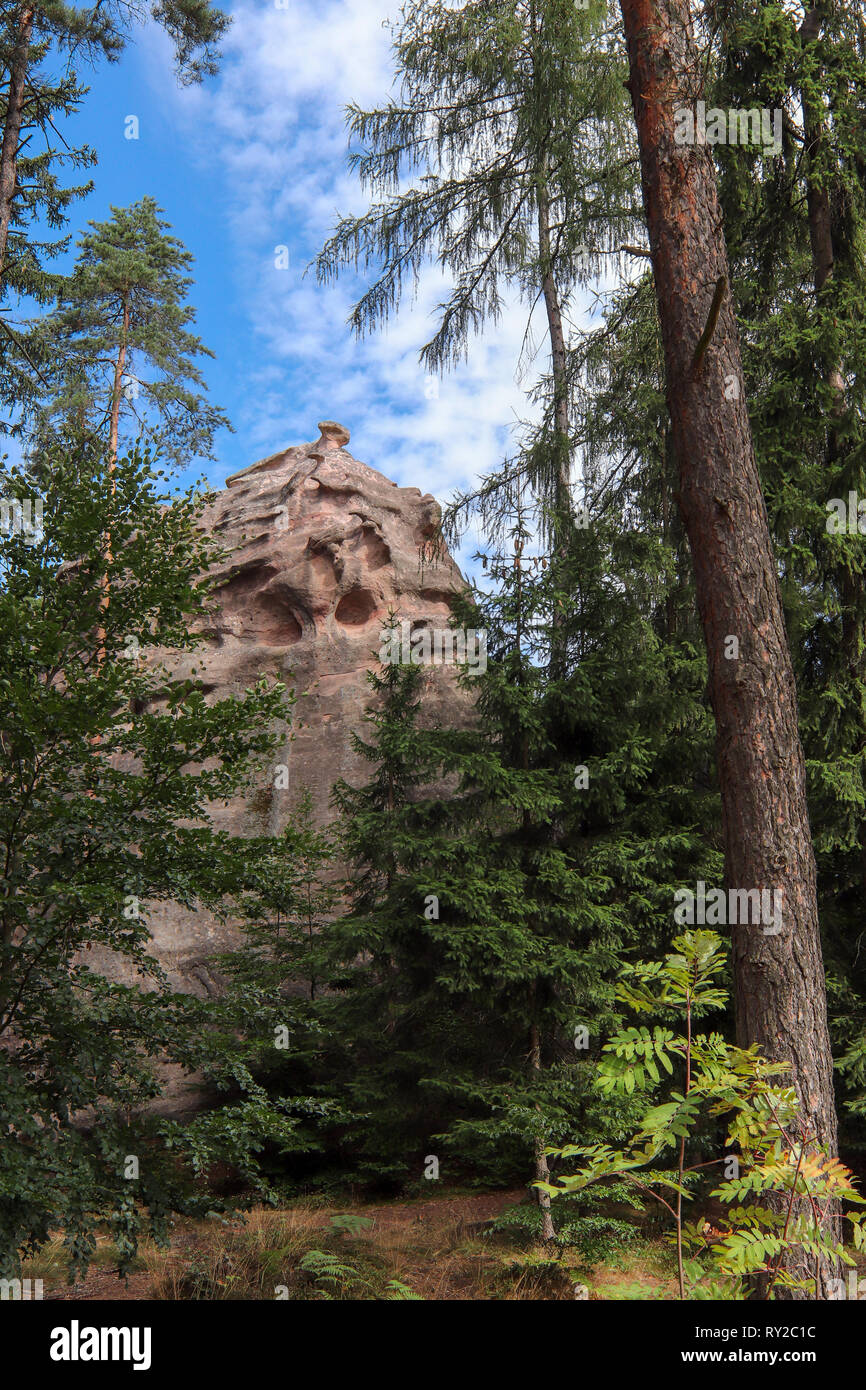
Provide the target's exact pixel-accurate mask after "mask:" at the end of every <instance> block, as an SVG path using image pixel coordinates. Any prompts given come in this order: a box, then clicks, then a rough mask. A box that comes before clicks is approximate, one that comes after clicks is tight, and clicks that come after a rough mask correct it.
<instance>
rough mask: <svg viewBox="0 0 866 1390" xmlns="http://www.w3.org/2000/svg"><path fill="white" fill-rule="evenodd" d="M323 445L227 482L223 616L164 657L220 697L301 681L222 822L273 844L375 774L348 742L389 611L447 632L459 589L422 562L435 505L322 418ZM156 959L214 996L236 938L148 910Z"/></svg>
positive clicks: (211, 522)
mask: <svg viewBox="0 0 866 1390" xmlns="http://www.w3.org/2000/svg"><path fill="white" fill-rule="evenodd" d="M319 429H320V431H321V435H320V437H319V439H318V440H317V441H316V442H315V443H314V444H305V445H300V446H298V447H296V448H290V449H285V450H283V452H282V453H278V454H274V455H272V456H271V457H270V458H266V459H263V460H262V461H261V462H259V463H255V464H253V465H252V467H250V468H246V469H244V470H243V472H241V473H236V474H235V475H234V477H232V478H229V479H228V483H227V486H226V488H225V490H223V491H221V492H219V493H217V494H215V496H214V497H213V498H212V499H211V501H210V503H209V505H208V508H207V511H206V514H205V517H204V521H205V524H206V526H207V528H208V530H209V531H210V532H211V533H212V534H213V535H214V536H216V537H217V538H218V539H219V540H220V542H221V544H222V545H223V546H224V547H226V548H227V549H228V550H229V552H230V553H229V555H228V557H227V559H226V560H225V562H224V563H223V564H222V565H221V566H220V567H219V569H218V570H217V571H216V572H215V577H216V579H217V581H218V588H217V591H216V595H215V610H216V611H215V615H214V617H213V620H212V622H211V624H210V625H209V626H208V628H207V629H206V636H207V646H206V647H200V648H199V649H198V650H197V651H196V652H195V654H194V655H193V654H184V655H183V656H179V655H178V654H174V656H173V657H172V655H171V654H170V653H165V652H162V653H159V654H158V655H159V658H160V659H162V660H167V661H169V662H170V664H171V666H172V667H173V669H174V670H175V671H177V672H178V674H189V673H191V671H192V668H193V667H195V669H196V678H197V679H198V680H199V681H201V682H202V684H203V686H204V688H205V690H206V691H212V692H213V693H214V698H216V697H218V696H225V695H228V694H230V693H232V692H234V693H237V694H239V693H240V692H242V691H243V690H244V689H245V688H246V687H248V686H250V685H251V684H253V683H254V682H255V681H256V680H258V679H259V678H260V677H261V676H262V675H267V676H274V677H277V678H279V679H280V680H283V681H284V682H285V683H286V684H287V685H288V686H290V687H293V688H294V689H295V691H296V692H297V694H298V696H301V695H302V693H304V692H305V693H304V695H303V698H299V699H298V702H297V705H296V710H295V717H294V719H293V727H292V730H291V732H292V734H293V738H292V739H291V740H290V739H289V736H288V735H289V731H288V730H286V741H285V745H284V751H283V752H282V753H279V752H278V753H275V754H274V759H273V761H274V764H275V765H280V764H284V765H285V768H286V769H287V774H286V775H283V776H281V777H275V776H274V775H273V769H272V768H268V769H267V770H266V773H265V775H263V777H262V778H260V779H259V781H258V783H257V785H255V786H253V787H250V788H248V789H246V791H245V793H244V794H243V795H239V796H237V797H236V798H235V799H234V800H233V801H232V802H231V803H230V804H229V805H228V806H227V807H224V808H223V807H220V808H217V809H216V810H215V812H214V821H215V823H216V824H218V825H219V826H220V827H223V828H226V829H229V830H231V831H232V832H233V833H235V834H239V835H245V834H246V835H250V834H263V833H269V834H276V833H278V832H279V831H280V830H281V829H282V828H283V826H284V825H285V823H286V819H287V816H288V814H289V810H290V807H291V806H292V805H293V804H294V803H295V802H296V800H297V797H298V794H299V793H300V792H301V790H302V789H303V788H308V789H309V791H310V794H311V797H312V802H313V809H314V815H315V817H316V820H317V821H318V822H319V823H324V822H325V821H326V820H327V819H328V818H329V817H330V815H331V814H332V812H331V809H330V806H329V797H330V789H331V786H332V785H333V783H334V782H335V781H336V780H337V778H339V777H345V778H346V780H347V781H349V782H350V783H354V784H356V785H360V784H361V783H362V782H363V781H364V780H365V778H366V776H368V775H369V768H368V765H367V764H365V763H364V762H363V760H362V759H360V758H359V757H358V755H357V754H356V753H355V751H354V750H353V748H352V743H351V733H352V731H353V730H355V731H361V730H362V729H363V716H364V709H365V706H366V704H367V702H368V700H369V698H370V689H369V685H368V683H367V680H366V674H367V671H368V670H369V669H370V668H371V667H373V666H375V665H376V664H377V662H378V652H379V643H380V634H381V631H382V628H383V626H384V625H386V624H387V622H388V618H389V614H391V613H394V614H396V615H397V617H398V618H400V619H409V620H410V622H411V623H412V627H413V629H416V628H418V627H419V626H422V625H424V624H427V625H429V626H430V627H431V628H434V629H435V628H447V626H448V620H449V616H450V599H451V597H452V596H453V594H454V592H455V591H456V590H457V589H458V588H460V587H462V584H463V581H462V578H461V575H460V572H459V570H458V569H457V566H456V565H455V564H454V562H453V561H452V560H451V559H450V557H448V556H447V555H445V556H440V557H439V558H429V557H427V558H423V551H424V547H425V543H427V542H429V541H430V540H431V538H432V537H433V536H434V535H435V533H436V529H437V525H438V522H439V507H438V505H437V503H436V502H435V500H434V499H433V497H431V496H430V495H429V493H428V494H422V493H421V492H420V490H419V489H418V488H414V487H408V488H406V487H398V486H397V485H396V484H395V483H393V482H391V481H390V479H388V478H386V477H385V476H384V474H382V473H379V472H377V471H376V469H374V468H370V467H369V466H368V465H367V464H365V463H361V462H359V461H358V460H357V459H355V458H353V457H352V456H351V454H349V453H348V452H347V450H346V447H345V446H346V445H347V444H348V442H349V432H348V430H346V429H344V428H343V427H342V426H341V425H338V424H336V423H334V422H333V421H324V422H323V423H322V424H320V426H319ZM424 710H425V717H426V718H428V719H440V720H441V721H442V723H444V724H448V723H455V724H456V723H460V722H463V721H465V719H466V717H467V710H468V700H467V697H466V695H465V694H463V693H462V692H461V691H460V690H459V689H458V688H457V686H456V681H455V673H454V667H453V666H432V667H430V668H428V670H427V672H426V689H425V697H424ZM148 920H149V925H150V927H151V930H152V932H153V937H154V953H155V954H156V955H157V956H158V958H159V959H160V961H161V963H162V965H163V966H164V968H165V969H166V970H167V972H168V975H169V978H170V980H171V981H172V983H173V984H174V985H175V987H176V988H180V989H184V990H192V991H194V992H197V993H202V992H204V991H210V990H212V989H214V988H215V987H216V986H215V981H214V978H213V975H212V972H211V969H210V967H209V964H208V958H209V957H210V956H212V955H213V953H214V952H215V951H219V950H222V949H226V948H227V947H228V946H229V945H230V944H231V943H233V942H234V940H235V935H234V932H233V931H232V929H231V928H230V927H228V926H226V925H223V924H220V923H218V922H217V921H215V920H214V919H213V918H212V917H211V916H210V914H208V913H204V912H197V913H191V912H188V911H186V910H185V909H183V908H181V907H179V906H175V905H161V904H156V905H153V906H152V907H151V909H150V910H149V913H148Z"/></svg>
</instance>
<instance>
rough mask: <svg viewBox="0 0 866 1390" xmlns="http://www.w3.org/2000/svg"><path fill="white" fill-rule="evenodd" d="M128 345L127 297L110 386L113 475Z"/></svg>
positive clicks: (111, 467)
mask: <svg viewBox="0 0 866 1390" xmlns="http://www.w3.org/2000/svg"><path fill="white" fill-rule="evenodd" d="M128 346H129V299H128V297H125V298H124V301H123V327H122V329H121V338H120V344H119V346H118V349H117V361H116V362H115V364H114V381H113V383H112V388H111V415H110V423H109V430H108V459H109V469H110V471H111V474H112V478H113V476H114V465H115V464H116V463H117V448H118V437H119V434H120V401H121V397H122V396H123V373H124V371H125V370H126V353H127V349H128Z"/></svg>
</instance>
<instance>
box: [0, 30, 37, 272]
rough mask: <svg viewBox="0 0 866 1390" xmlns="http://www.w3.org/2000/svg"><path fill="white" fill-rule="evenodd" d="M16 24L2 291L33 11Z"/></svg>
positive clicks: (3, 168) (3, 195)
mask: <svg viewBox="0 0 866 1390" xmlns="http://www.w3.org/2000/svg"><path fill="white" fill-rule="evenodd" d="M14 25H15V29H16V36H15V44H14V46H13V49H12V56H11V58H10V60H9V86H8V90H7V93H6V120H5V123H4V126H3V142H2V144H0V289H2V287H3V285H4V284H5V279H6V247H7V244H8V241H9V225H10V223H11V221H12V210H13V205H14V202H15V194H16V192H17V189H18V147H19V144H20V141H21V120H22V116H23V111H24V87H25V83H26V81H27V70H28V57H29V53H30V39H31V36H32V33H33V10H32V9H25V8H22V9H19V10H18V11H17V14H16V15H15V18H14Z"/></svg>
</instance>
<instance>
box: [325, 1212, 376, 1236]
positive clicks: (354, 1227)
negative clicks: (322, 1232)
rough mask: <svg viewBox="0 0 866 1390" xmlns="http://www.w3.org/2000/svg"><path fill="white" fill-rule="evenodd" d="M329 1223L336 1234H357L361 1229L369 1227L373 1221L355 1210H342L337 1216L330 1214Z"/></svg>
mask: <svg viewBox="0 0 866 1390" xmlns="http://www.w3.org/2000/svg"><path fill="white" fill-rule="evenodd" d="M329 1225H330V1227H331V1230H332V1231H334V1232H335V1233H336V1234H337V1235H340V1236H359V1235H360V1234H361V1232H362V1231H368V1230H369V1229H370V1227H371V1226H372V1225H373V1221H372V1218H371V1217H369V1216H358V1215H357V1213H356V1212H342V1213H341V1214H340V1215H339V1216H332V1217H331V1219H330V1222H329Z"/></svg>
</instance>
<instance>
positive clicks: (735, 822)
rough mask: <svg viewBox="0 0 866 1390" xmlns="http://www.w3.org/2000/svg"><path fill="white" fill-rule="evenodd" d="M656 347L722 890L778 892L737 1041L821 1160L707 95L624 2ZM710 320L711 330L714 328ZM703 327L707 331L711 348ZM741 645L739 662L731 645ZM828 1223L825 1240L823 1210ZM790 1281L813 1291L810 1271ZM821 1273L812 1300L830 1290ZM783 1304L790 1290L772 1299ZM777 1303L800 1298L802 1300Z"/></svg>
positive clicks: (651, 11)
mask: <svg viewBox="0 0 866 1390" xmlns="http://www.w3.org/2000/svg"><path fill="white" fill-rule="evenodd" d="M620 3H621V9H622V15H623V23H624V30H625V37H626V43H627V48H628V58H629V70H630V81H629V90H630V92H631V96H632V101H633V105H634V112H635V119H636V123H637V132H638V139H639V145H640V155H641V175H642V183H643V196H644V206H645V210H646V216H647V222H648V227H649V239H650V247H651V253H652V263H653V271H654V276H655V285H656V295H657V300H658V308H659V317H660V322H661V331H662V341H663V344H664V354H665V370H666V381H667V401H668V409H669V412H670V417H671V428H672V434H673V441H674V449H675V453H676V458H677V467H678V478H679V496H678V503H679V507H680V511H681V514H682V518H683V523H684V526H685V529H686V533H687V535H688V538H689V544H690V548H691V552H692V557H693V563H694V569H695V581H696V591H697V600H698V609H699V613H700V618H701V623H702V626H703V630H704V636H705V640H706V647H707V658H708V667H709V679H710V694H711V699H712V705H713V712H714V716H715V721H716V735H717V737H716V744H717V757H718V765H719V781H720V786H721V796H722V814H723V825H724V843H725V876H726V880H727V886H728V888H743V889H768V890H771V891H773V890H775V891H781V892H782V894H783V897H782V900H781V901H782V925H781V930H780V931H779V932H778V934H772V931H771V932H770V933H768V932H767V931H766V930H765V926H764V925H762V924H750V923H737V924H732V925H731V936H732V950H733V962H734V975H735V988H734V993H735V1006H736V1018H737V1034H738V1039H739V1041H740V1043H741V1044H743V1045H746V1044H749V1043H753V1042H757V1043H758V1044H759V1045H760V1046H761V1049H762V1051H763V1053H764V1054H765V1055H766V1056H767V1057H769V1058H772V1059H773V1060H779V1061H787V1062H788V1063H789V1064H790V1070H791V1080H792V1083H793V1084H794V1086H795V1087H796V1089H797V1092H798V1095H799V1097H800V1102H801V1106H802V1112H801V1113H802V1117H803V1120H804V1122H805V1124H806V1126H807V1127H808V1131H809V1132H810V1133H814V1134H815V1135H816V1136H817V1138H818V1141H819V1142H820V1144H821V1146H822V1147H823V1149H824V1150H825V1151H826V1152H827V1153H828V1154H834V1155H835V1153H836V1113H835V1107H834V1098H833V1073H832V1058H831V1052H830V1038H829V1032H828V1028H827V1007H826V991H825V981H824V969H823V960H822V953H821V939H820V931H819V924H818V911H817V899H816V887H815V860H814V855H813V852H812V842H811V834H810V829H809V819H808V813H807V808H806V778H805V766H804V759H803V751H802V746H801V743H800V736H799V729H798V721H797V696H796V689H795V684H794V675H793V669H792V664H791V658H790V652H789V648H788V641H787V635H786V632H785V626H784V619H783V614H782V603H781V594H780V589H779V583H778V577H777V572H776V562H775V557H774V554H773V547H772V542H771V539H770V531H769V525H768V521H767V513H766V508H765V505H764V499H763V495H762V492H761V487H760V481H759V478H758V471H757V467H756V464H755V456H754V450H753V446H752V437H751V429H750V425H749V418H748V413H747V410H746V403H745V398H744V391H743V386H742V380H743V379H742V364H741V358H740V347H739V338H738V333H737V325H736V319H735V316H734V311H733V306H732V302H731V295H730V289H729V271H728V260H727V250H726V247H725V240H724V233H723V231H722V225H721V213H720V209H719V202H718V196H717V190H716V178H715V169H714V166H713V161H712V158H711V154H710V151H709V150H708V149H707V148H706V146H705V145H703V144H698V143H694V144H680V145H678V144H677V143H676V142H675V140H674V129H675V113H676V112H677V111H678V110H682V109H683V108H690V109H692V110H693V109H694V103H695V101H696V99H697V98H698V97H700V95H701V90H700V86H701V82H700V61H699V57H698V54H697V53H696V50H695V45H694V36H693V31H692V21H691V11H690V6H689V3H688V0H620ZM713 312H715V313H716V315H717V317H716V319H715V321H714V322H713V320H712V315H713ZM708 329H709V330H710V332H709V336H707V333H708ZM731 637H736V638H737V639H738V642H739V654H738V657H737V658H735V659H733V658H732V655H731V654H732V652H733V650H734V648H733V647H732V646H731V645H730V643H729V641H728V639H729V638H731ZM828 1227H829V1229H831V1230H832V1232H833V1233H834V1234H835V1227H836V1220H835V1217H834V1216H833V1215H832V1214H831V1215H830V1216H829V1217H828ZM785 1268H786V1269H788V1270H789V1271H790V1272H791V1273H792V1274H795V1275H798V1276H801V1277H804V1278H811V1277H813V1276H814V1275H815V1272H816V1267H815V1261H814V1259H812V1258H811V1257H809V1258H808V1259H803V1258H802V1257H797V1256H794V1255H792V1256H790V1257H789V1259H788V1260H787V1261H786V1263H785ZM835 1274H836V1269H835V1266H834V1265H833V1264H832V1262H824V1261H822V1262H821V1265H820V1268H819V1269H818V1282H819V1292H818V1296H819V1297H826V1296H827V1294H828V1289H827V1280H828V1279H830V1278H833V1277H835ZM779 1292H780V1294H781V1296H786V1293H785V1291H781V1290H780V1291H779ZM788 1296H794V1297H804V1296H806V1295H804V1294H799V1293H796V1294H793V1295H788Z"/></svg>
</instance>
